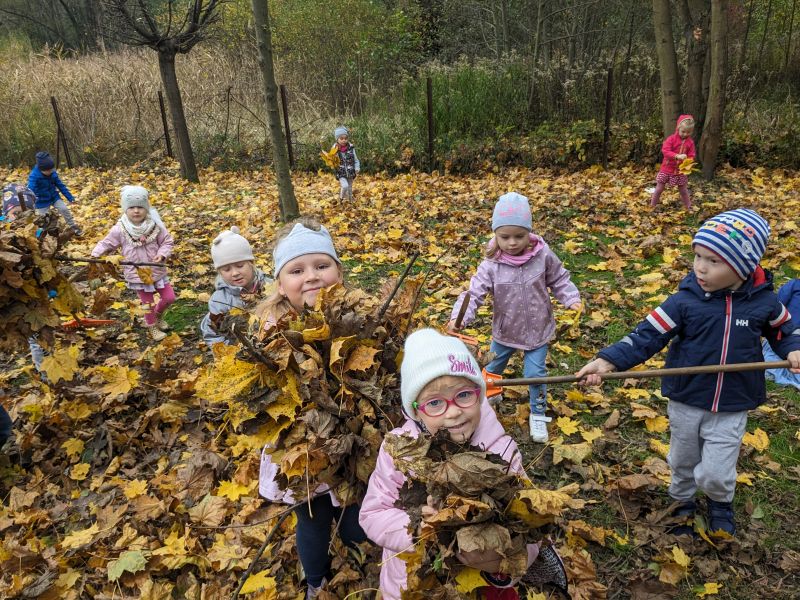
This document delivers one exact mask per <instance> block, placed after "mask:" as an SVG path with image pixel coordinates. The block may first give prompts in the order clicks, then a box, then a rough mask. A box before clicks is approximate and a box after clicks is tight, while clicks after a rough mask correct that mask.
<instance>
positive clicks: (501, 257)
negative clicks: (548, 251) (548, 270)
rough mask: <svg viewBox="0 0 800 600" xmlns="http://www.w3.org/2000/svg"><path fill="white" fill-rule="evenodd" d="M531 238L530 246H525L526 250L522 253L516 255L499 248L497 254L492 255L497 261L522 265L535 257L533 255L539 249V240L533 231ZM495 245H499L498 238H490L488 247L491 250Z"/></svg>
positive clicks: (517, 265)
mask: <svg viewBox="0 0 800 600" xmlns="http://www.w3.org/2000/svg"><path fill="white" fill-rule="evenodd" d="M530 240H531V243H530V246H528V247H527V248H525V250H523V251H522V252H521V253H519V254H517V255H514V254H508V253H507V252H503V251H502V250H498V252H497V254H495V255H494V256H493V257H492V260H496V261H497V262H500V263H503V264H506V265H510V266H512V267H521V266H522V265H524V264H525V263H526V262H528V261H529V260H530V259H531V258H533V255H534V254H536V251H537V250H538V246H539V240H538V239H537V238H536V236H535V235H534V234H533V233H531V234H530ZM495 246H497V238H496V237H493V238H492V239H491V240H489V244H488V245H487V249H488V250H489V251H491V250H492V249H493V248H494V247H495Z"/></svg>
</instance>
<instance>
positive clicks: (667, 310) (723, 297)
mask: <svg viewBox="0 0 800 600" xmlns="http://www.w3.org/2000/svg"><path fill="white" fill-rule="evenodd" d="M797 322H798V321H795V322H792V318H791V315H790V314H789V311H788V310H787V309H786V307H785V306H784V305H783V304H781V302H780V301H779V300H778V297H777V296H776V294H775V292H774V291H773V287H772V275H771V274H770V273H769V272H768V271H764V270H762V269H761V267H757V268H756V271H755V272H754V273H753V274H752V275H751V276H750V277H749V278H748V279H747V281H745V282H744V283H743V284H742V285H741V287H739V289H737V290H718V291H715V292H706V291H705V290H703V289H702V288H701V287H700V285H699V284H698V283H697V279H696V278H695V275H694V273H689V274H688V275H687V276H686V277H685V278H684V279H683V281H681V283H680V285H679V287H678V292H677V293H675V294H673V295H672V296H670V297H669V298H667V299H666V300H665V301H664V303H663V304H661V305H660V306H659V307H658V308H656V309H655V310H653V311H652V312H651V313H650V314H649V315H647V318H645V320H644V321H642V322H641V323H639V325H638V326H637V327H636V329H634V331H633V332H632V333H630V334H628V335H627V336H625V337H624V338H623V339H622V340H620V341H619V342H617V343H616V344H613V345H611V346H609V347H607V348H605V349H603V350H601V351H600V353H599V356H600V357H601V358H604V359H606V360H607V361H609V362H611V363H613V364H614V366H615V367H617V369H619V370H621V371H624V370H627V369H630V368H631V367H633V366H635V365H638V364H640V363H642V362H644V361H645V360H647V359H648V358H650V357H651V356H653V355H654V354H655V353H656V352H658V351H660V350H661V349H662V348H664V346H666V345H667V344H668V343H669V342H670V340H672V345H671V346H670V348H669V350H668V351H667V359H666V365H665V366H666V367H667V368H674V367H693V366H699V365H722V364H730V363H745V362H761V361H763V360H764V356H763V354H762V351H761V336H764V337H765V338H767V340H768V341H769V344H770V346H771V347H772V348H773V349H774V350H775V352H776V353H777V354H778V355H779V356H780V357H781V358H786V355H787V354H788V353H789V352H792V351H793V350H800V329H799V328H798V327H800V325H797V324H796V323H797ZM661 393H662V394H663V395H664V396H666V397H668V398H669V399H670V400H672V401H675V402H682V403H684V404H688V405H690V406H695V407H697V408H702V409H705V410H710V411H713V412H738V411H743V410H750V409H753V408H755V407H757V406H759V405H760V404H762V403H763V402H765V401H766V399H767V395H766V384H765V379H764V372H763V371H742V372H738V373H718V374H713V373H711V374H701V375H680V376H672V377H664V378H663V379H662V381H661Z"/></svg>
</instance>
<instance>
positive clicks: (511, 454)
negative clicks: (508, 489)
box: [359, 329, 567, 600]
mask: <svg viewBox="0 0 800 600" xmlns="http://www.w3.org/2000/svg"><path fill="white" fill-rule="evenodd" d="M400 393H401V397H402V401H403V410H404V412H405V414H406V417H407V420H406V422H405V423H404V424H403V426H402V427H399V428H397V429H395V430H393V431H392V432H391V433H393V434H407V435H411V436H413V437H417V436H419V435H433V434H435V433H437V432H438V431H440V430H442V429H446V430H447V431H448V433H449V436H450V439H452V440H453V441H455V442H458V443H469V444H470V445H472V446H478V447H480V448H483V449H484V450H485V451H486V452H491V453H493V454H498V455H500V456H502V457H503V459H505V460H506V461H508V463H509V464H510V468H511V470H512V471H513V472H515V473H518V474H520V475H522V476H524V475H525V471H524V469H523V466H522V459H521V458H520V453H519V450H518V449H517V444H516V442H514V440H513V439H512V438H511V437H510V436H509V435H508V434H507V433H506V432H505V430H504V429H503V426H502V425H501V424H500V422H499V421H498V420H497V415H496V414H495V412H494V409H493V408H492V407H491V406H490V405H489V403H488V402H487V400H486V383H485V382H484V380H483V377H482V375H481V369H480V366H479V365H478V363H477V362H476V360H475V358H474V357H473V356H472V354H471V353H470V352H469V350H468V349H467V347H466V346H465V345H464V343H463V342H462V341H461V340H458V339H456V338H453V337H449V336H445V335H442V334H440V333H438V332H437V331H435V330H433V329H421V330H419V331H415V332H414V333H412V334H411V335H410V336H408V339H407V340H406V343H405V347H404V355H403V363H402V365H401V366H400ZM405 481H406V478H405V476H404V475H403V474H402V473H401V472H400V471H399V470H398V469H397V468H396V466H395V463H394V460H393V459H392V457H391V456H390V455H389V453H388V452H387V451H386V449H385V448H384V446H381V449H380V452H379V453H378V461H377V464H376V467H375V470H374V471H373V473H372V475H371V476H370V479H369V485H368V487H367V493H366V496H365V497H364V501H363V502H362V504H361V513H360V516H359V522H360V523H361V526H362V527H363V528H364V531H365V532H366V534H367V537H368V538H369V539H370V540H372V541H373V542H375V543H376V544H378V545H379V546H381V547H382V548H383V560H382V568H381V574H380V591H381V593H382V594H383V599H384V600H399V598H400V597H401V594H402V591H403V590H404V589H406V588H407V577H406V564H405V561H403V560H402V559H401V558H400V557H399V556H398V555H399V554H401V553H402V552H405V551H411V550H412V549H413V545H414V540H413V538H412V536H411V534H410V533H409V531H408V527H409V523H410V517H409V515H408V513H407V512H406V511H405V510H403V509H402V508H399V507H398V506H397V501H398V499H399V497H400V489H401V488H402V487H403V484H404V483H405ZM499 558H500V557H499V555H498V554H497V553H495V552H493V551H486V552H478V551H473V552H468V553H459V554H458V559H459V560H460V561H461V562H462V563H463V564H465V565H467V566H470V567H473V568H476V569H478V570H480V571H482V572H483V573H482V574H483V578H484V580H485V581H486V586H485V587H484V588H483V589H482V597H483V598H518V597H519V596H517V595H516V592H513V591H512V589H510V588H513V586H514V584H515V583H516V582H515V581H513V580H512V579H511V578H510V577H507V576H505V575H503V574H500V573H497V571H498V568H499ZM526 580H531V581H533V582H536V583H552V584H554V585H556V586H557V587H559V588H560V589H561V590H564V591H565V590H566V587H567V577H566V572H565V570H564V566H563V564H562V562H561V559H560V558H559V557H558V554H556V552H555V550H554V549H553V547H552V546H543V547H540V545H539V544H538V543H537V544H528V573H527V575H526ZM501 588H505V589H506V592H507V593H500V591H501Z"/></svg>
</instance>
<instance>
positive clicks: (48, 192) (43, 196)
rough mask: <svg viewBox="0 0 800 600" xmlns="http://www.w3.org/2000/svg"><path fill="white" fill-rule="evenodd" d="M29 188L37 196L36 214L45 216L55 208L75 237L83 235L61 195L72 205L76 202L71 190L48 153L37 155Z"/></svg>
mask: <svg viewBox="0 0 800 600" xmlns="http://www.w3.org/2000/svg"><path fill="white" fill-rule="evenodd" d="M28 187H29V188H30V189H31V190H32V191H33V193H34V194H36V212H37V213H39V214H44V213H46V212H47V211H48V210H50V207H51V206H55V207H56V209H57V210H58V212H59V213H61V216H62V217H64V220H65V221H66V222H67V225H69V226H70V228H71V229H72V231H74V232H75V235H77V236H80V235H81V233H82V232H81V228H80V227H78V225H77V224H76V223H75V219H73V218H72V213H71V212H70V210H69V208H68V207H67V204H66V203H65V202H64V201H63V200H62V199H61V194H64V198H66V199H67V200H69V202H70V203H72V202H75V198H73V196H72V194H71V193H70V191H69V189H68V188H67V186H66V185H64V183H63V182H62V181H61V178H60V177H59V176H58V173H57V172H56V164H55V162H54V161H53V157H52V156H50V154H48V153H47V152H37V153H36V164H35V165H34V167H33V169H31V173H30V175H28Z"/></svg>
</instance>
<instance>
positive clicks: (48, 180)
mask: <svg viewBox="0 0 800 600" xmlns="http://www.w3.org/2000/svg"><path fill="white" fill-rule="evenodd" d="M28 187H29V188H30V189H31V190H32V191H33V193H34V194H36V208H47V207H49V206H52V205H53V204H55V203H56V202H58V200H60V197H59V191H60V192H61V193H62V194H64V197H65V198H66V199H67V200H69V201H70V202H74V201H75V198H73V197H72V194H71V193H70V191H69V190H68V189H67V186H66V185H64V183H63V182H62V181H61V178H60V177H59V176H58V173H57V172H56V170H55V169H53V172H52V173H50V175H45V174H44V173H42V172H41V171H40V170H39V166H38V165H36V166H34V167H33V169H31V174H30V175H28Z"/></svg>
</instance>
